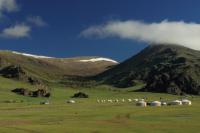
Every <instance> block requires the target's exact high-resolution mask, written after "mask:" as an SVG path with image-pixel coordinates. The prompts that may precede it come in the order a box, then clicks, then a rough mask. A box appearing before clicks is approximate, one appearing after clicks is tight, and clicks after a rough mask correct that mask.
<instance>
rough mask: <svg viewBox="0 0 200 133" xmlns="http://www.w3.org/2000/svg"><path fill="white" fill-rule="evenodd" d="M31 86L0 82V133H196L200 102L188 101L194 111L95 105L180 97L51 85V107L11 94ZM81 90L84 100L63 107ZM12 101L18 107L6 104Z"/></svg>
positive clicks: (125, 105) (38, 100) (7, 80)
mask: <svg viewBox="0 0 200 133" xmlns="http://www.w3.org/2000/svg"><path fill="white" fill-rule="evenodd" d="M16 87H29V88H33V86H30V85H29V84H26V83H22V82H16V81H13V80H9V79H4V78H1V77H0V133H114V132H115V133H146V132H148V133H163V132H165V133H188V132H189V133H198V132H199V131H200V123H199V122H200V97H193V98H191V100H192V102H193V105H192V106H166V107H145V108H143V107H136V106H135V105H134V103H97V102H96V98H113V99H114V98H127V99H128V98H143V97H148V99H151V100H159V98H160V97H162V98H164V99H176V98H180V97H179V96H175V95H168V94H160V93H146V92H132V90H135V89H137V88H129V89H125V90H117V89H115V88H112V87H109V86H99V87H96V88H90V89H89V88H79V89H73V88H65V87H63V86H58V85H51V87H52V88H53V89H52V94H53V95H52V97H51V98H49V101H50V104H49V105H40V104H39V103H40V101H42V100H46V99H43V98H30V97H23V96H19V95H16V94H14V93H11V92H10V90H11V89H13V88H16ZM78 91H83V92H85V93H87V94H89V96H90V97H89V98H88V99H78V100H76V101H77V103H76V104H66V103H65V101H66V100H67V99H69V97H70V96H72V95H73V94H74V93H76V92H78ZM6 100H16V103H5V101H6Z"/></svg>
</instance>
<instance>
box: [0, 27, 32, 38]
mask: <svg viewBox="0 0 200 133" xmlns="http://www.w3.org/2000/svg"><path fill="white" fill-rule="evenodd" d="M30 32H31V27H30V26H28V25H25V24H16V25H15V26H11V27H9V28H6V29H4V30H3V31H2V33H1V37H4V38H16V39H18V38H24V37H29V34H30Z"/></svg>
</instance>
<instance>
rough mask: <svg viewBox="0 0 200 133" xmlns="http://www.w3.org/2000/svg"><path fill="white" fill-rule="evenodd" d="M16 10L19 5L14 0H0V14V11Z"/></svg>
mask: <svg viewBox="0 0 200 133" xmlns="http://www.w3.org/2000/svg"><path fill="white" fill-rule="evenodd" d="M18 10H19V6H18V4H17V2H16V0H0V15H2V12H14V11H18Z"/></svg>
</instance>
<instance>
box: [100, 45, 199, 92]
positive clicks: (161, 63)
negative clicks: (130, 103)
mask: <svg viewBox="0 0 200 133" xmlns="http://www.w3.org/2000/svg"><path fill="white" fill-rule="evenodd" d="M96 79H97V80H99V81H103V82H104V83H108V84H112V85H114V86H117V87H121V88H124V87H129V86H134V85H135V84H136V83H138V82H144V83H145V84H146V86H145V88H143V91H152V92H167V93H172V94H184V93H189V94H200V51H196V50H192V49H189V48H186V47H182V46H178V45H168V44H165V45H150V46H148V47H147V48H145V49H144V50H142V51H141V52H140V53H138V54H137V55H135V56H133V57H132V58H130V59H128V60H126V61H125V62H123V63H121V64H119V65H116V66H115V67H113V68H112V69H109V70H107V71H105V72H103V73H101V74H100V75H98V76H97V77H96Z"/></svg>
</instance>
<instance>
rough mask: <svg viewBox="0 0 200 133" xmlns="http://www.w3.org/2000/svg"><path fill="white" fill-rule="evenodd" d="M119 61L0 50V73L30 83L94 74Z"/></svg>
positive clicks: (63, 79) (58, 80)
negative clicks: (47, 55) (56, 56)
mask: <svg viewBox="0 0 200 133" xmlns="http://www.w3.org/2000/svg"><path fill="white" fill-rule="evenodd" d="M116 64H117V62H116V61H114V60H111V59H108V58H102V57H76V58H54V57H46V56H37V55H32V54H26V53H19V52H15V51H0V75H2V76H4V77H6V78H13V79H20V80H24V81H28V82H30V83H35V82H39V81H48V82H62V81H65V80H66V78H68V77H87V76H93V75H96V74H99V73H101V72H103V71H105V70H107V69H108V68H110V67H111V66H113V65H116Z"/></svg>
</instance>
